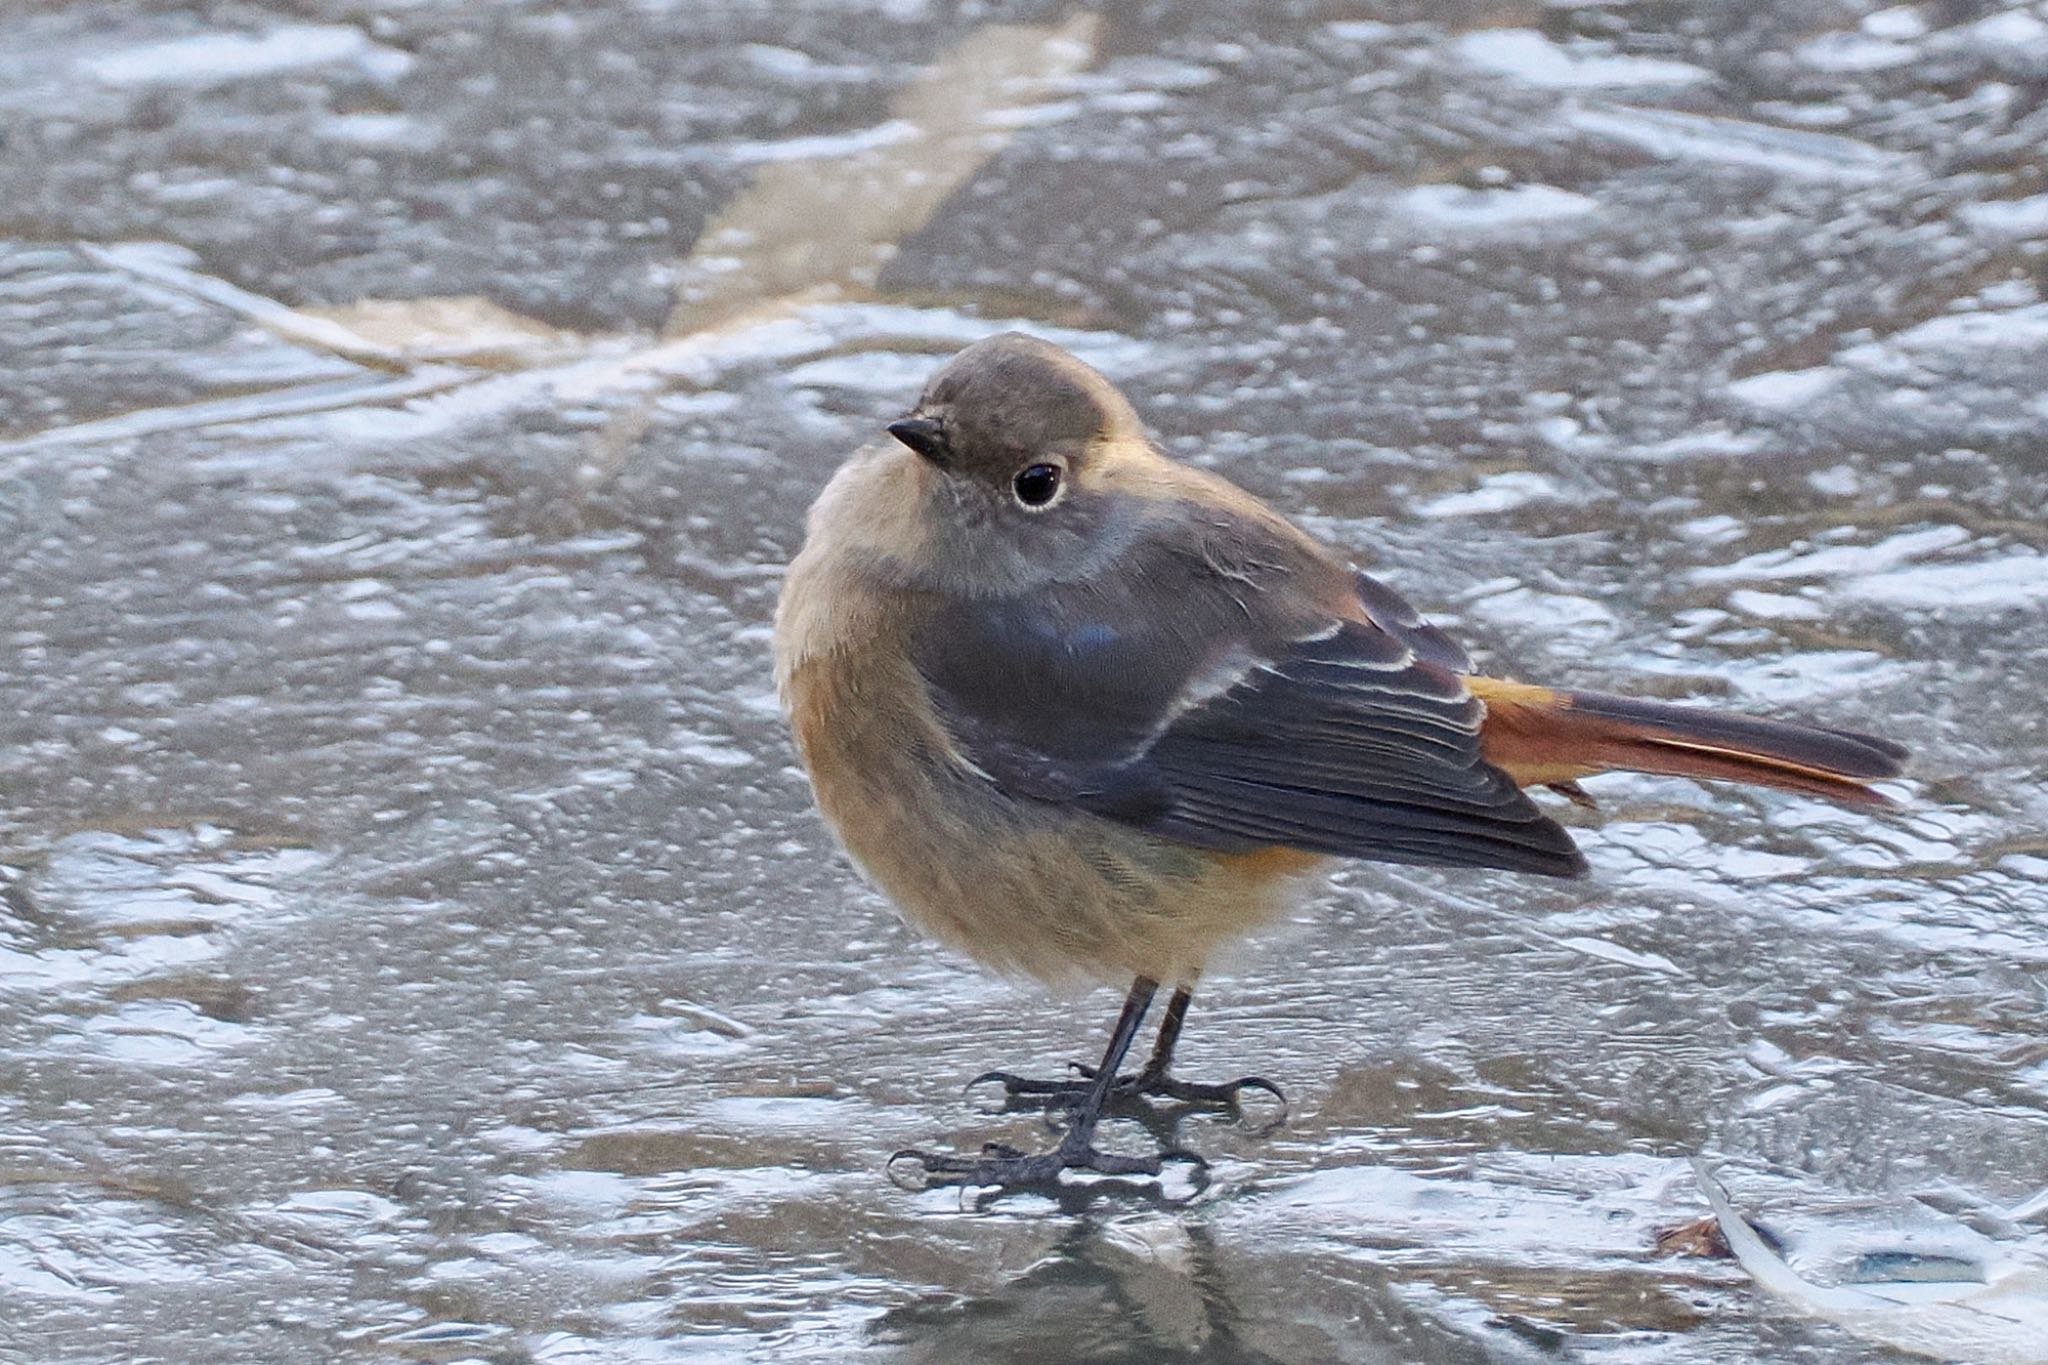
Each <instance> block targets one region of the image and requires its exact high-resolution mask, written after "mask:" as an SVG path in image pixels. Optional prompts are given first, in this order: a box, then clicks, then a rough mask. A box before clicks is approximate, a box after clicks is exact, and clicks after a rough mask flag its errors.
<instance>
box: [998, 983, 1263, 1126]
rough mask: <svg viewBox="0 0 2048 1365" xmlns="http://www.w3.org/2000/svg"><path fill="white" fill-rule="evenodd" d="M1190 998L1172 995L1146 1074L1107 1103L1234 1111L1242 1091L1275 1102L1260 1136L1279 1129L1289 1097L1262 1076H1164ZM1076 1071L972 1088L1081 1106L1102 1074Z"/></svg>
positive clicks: (1190, 993) (1121, 1081)
mask: <svg viewBox="0 0 2048 1365" xmlns="http://www.w3.org/2000/svg"><path fill="white" fill-rule="evenodd" d="M1194 998H1195V988H1194V986H1193V985H1192V984H1187V985H1182V986H1181V987H1179V988H1178V989H1176V990H1175V991H1174V993H1173V999H1172V1000H1170V1001H1168V1002H1167V1005H1166V1017H1165V1018H1163V1019H1161V1020H1160V1021H1159V1037H1158V1039H1157V1040H1156V1041H1155V1042H1154V1043H1153V1044H1152V1055H1151V1056H1150V1057H1149V1058H1147V1059H1146V1061H1145V1066H1144V1069H1143V1070H1141V1071H1139V1072H1138V1073H1137V1074H1136V1075H1133V1076H1119V1077H1117V1078H1116V1080H1115V1082H1114V1083H1113V1084H1112V1085H1111V1086H1110V1088H1109V1094H1108V1095H1107V1097H1106V1099H1107V1100H1108V1101H1120V1100H1135V1099H1139V1098H1143V1097H1148V1096H1149V1097H1155V1098H1158V1099H1165V1100H1173V1101H1175V1102H1176V1103H1179V1104H1188V1105H1214V1106H1218V1107H1221V1108H1224V1109H1231V1110H1237V1109H1239V1107H1240V1101H1241V1100H1242V1099H1243V1098H1244V1092H1245V1091H1247V1090H1263V1091H1264V1092H1266V1093H1267V1094H1269V1095H1271V1096H1272V1097H1273V1098H1274V1099H1275V1100H1277V1101H1279V1113H1278V1114H1276V1115H1274V1116H1273V1117H1272V1118H1270V1119H1268V1120H1266V1121H1265V1122H1262V1123H1260V1124H1259V1125H1258V1127H1259V1130H1260V1131H1262V1132H1263V1131H1266V1130H1269V1129H1272V1128H1277V1127H1278V1126H1279V1125H1280V1124H1281V1123H1282V1122H1284V1121H1285V1120H1286V1118H1287V1096H1285V1095H1283V1094H1281V1093H1280V1087H1279V1086H1277V1085H1275V1084H1273V1083H1272V1082H1271V1081H1269V1080H1267V1079H1266V1078H1265V1077H1263V1076H1240V1077H1238V1078H1237V1079H1236V1080H1234V1081H1224V1082H1223V1083H1221V1084H1205V1083H1202V1082H1198V1081H1183V1080H1179V1079H1177V1078H1176V1077H1174V1076H1171V1075H1169V1074H1167V1073H1168V1070H1169V1068H1170V1067H1171V1066H1172V1065H1173V1049H1174V1047H1175V1046H1176V1045H1177V1044H1178V1043H1179V1042H1180V1033H1181V1029H1182V1027H1183V1026H1184V1025H1185V1024H1186V1023H1187V1017H1188V1005H1189V1004H1190V1003H1191V1002H1192V1001H1193V1000H1194ZM1074 1070H1075V1071H1076V1072H1078V1073H1079V1074H1080V1076H1081V1079H1080V1080H1079V1081H1037V1080H1032V1079H1030V1078H1028V1077H1025V1076H1013V1075H1011V1074H1010V1073H1009V1072H1007V1071H987V1072H983V1073H982V1074H981V1075H979V1076H976V1077H975V1078H974V1080H973V1081H972V1082H970V1084H973V1085H979V1084H981V1083H982V1082H983V1081H997V1082H1000V1083H1001V1085H1002V1087H1003V1092H1004V1093H1005V1094H1007V1095H1018V1096H1022V1095H1030V1096H1039V1097H1044V1098H1046V1099H1049V1100H1052V1101H1054V1102H1064V1103H1068V1104H1080V1103H1084V1102H1085V1101H1086V1099H1087V1097H1088V1096H1089V1095H1091V1094H1092V1093H1094V1091H1095V1090H1096V1089H1097V1088H1098V1087H1099V1086H1100V1085H1101V1082H1102V1073H1101V1071H1100V1070H1099V1069H1098V1068H1095V1067H1091V1066H1084V1065H1080V1064H1078V1063H1077V1064H1075V1065H1074Z"/></svg>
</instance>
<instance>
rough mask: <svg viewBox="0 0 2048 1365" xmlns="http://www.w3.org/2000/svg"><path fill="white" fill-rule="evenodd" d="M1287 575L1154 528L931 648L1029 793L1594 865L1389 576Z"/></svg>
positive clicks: (1238, 837) (1432, 857)
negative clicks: (1497, 747) (1487, 731)
mask: <svg viewBox="0 0 2048 1365" xmlns="http://www.w3.org/2000/svg"><path fill="white" fill-rule="evenodd" d="M1267 567H1268V569H1269V570H1270V572H1269V573H1268V574H1266V575H1265V576H1261V575H1259V574H1246V573H1244V572H1242V571H1241V569H1240V570H1235V571H1231V572H1223V571H1219V569H1218V568H1217V567H1216V557H1215V556H1214V555H1211V554H1203V553H1191V552H1190V551H1189V550H1188V548H1187V547H1186V546H1180V547H1174V546H1172V545H1170V544H1168V543H1163V542H1161V541H1157V540H1155V541H1153V542H1151V543H1147V544H1141V545H1139V546H1137V547H1134V549H1133V550H1132V552H1131V553H1129V554H1127V555H1126V556H1124V557H1123V562H1121V563H1120V564H1119V566H1118V570H1117V572H1116V573H1114V574H1105V575H1099V576H1097V577H1096V578H1094V579H1092V580H1091V581H1089V582H1076V583H1067V584H1055V585H1052V586H1051V587H1048V588H1044V589H1040V590H1037V591H1034V592H1032V593H1029V594H1025V595H1021V596H1018V597H1013V598H996V599H977V600H972V601H957V602H954V603H951V604H949V605H947V606H946V607H945V608H943V609H942V610H941V611H939V612H937V613H936V614H935V615H934V616H933V617H932V618H931V620H930V621H929V622H928V624H927V625H926V627H925V629H924V630H923V631H922V632H921V633H920V635H919V637H918V639H917V640H916V642H915V645H914V648H915V653H916V659H917V662H918V666H919V668H920V670H921V672H922V673H923V675H924V677H925V679H926V681H927V683H928V684H929V686H930V688H931V692H932V697H933V701H934V703H935V705H936V706H937V708H938V710H939V713H940V715H941V717H942V718H943V719H944V721H945V723H946V724H947V726H948V728H949V729H950V731H951V732H952V734H953V737H954V739H955V742H956V743H957V744H958V745H959V746H960V748H961V749H962V751H963V752H964V753H965V754H966V756H967V757H968V758H969V759H970V760H971V761H972V762H974V763H975V765H976V766H977V767H979V768H980V769H981V770H982V771H983V772H985V773H987V774H988V775H989V777H990V779H991V780H992V781H994V782H995V783H996V784H997V785H998V786H999V787H1001V788H1002V789H1003V790H1005V791H1006V792H1008V793H1010V794H1011V795H1013V796H1015V797H1018V798H1019V799H1024V800H1037V801H1048V802H1053V803H1057V804H1061V805H1067V806H1071V807H1077V808H1079V809H1082V810H1087V811H1090V812H1092V813H1094V814H1097V815H1100V816H1103V817H1105V818H1108V819H1112V820H1117V821H1120V822H1122V823H1124V824H1128V825H1131V826H1134V827H1136V828H1140V829H1144V830H1147V831H1149V832H1152V833H1154V834H1158V835H1160V836H1162V837H1165V838H1169V839H1174V840H1177V841H1180V842H1183V843H1187V844H1193V845H1196V846H1198V847H1203V848H1210V849H1217V850H1221V851H1246V850H1251V849H1257V848H1265V847H1272V846H1275V845H1279V846H1286V847H1291V848H1298V849H1302V850H1305V851H1309V852H1314V853H1326V854H1334V855H1339V856H1345V857H1353V858H1367V859H1373V860H1376V861H1382V862H1402V863H1423V864H1449V865H1462V866H1476V867H1496V868H1507V869H1511V870H1518V871H1530V872H1542V873H1548V874H1551V875H1555V876H1572V875H1576V874H1577V873H1579V872H1581V871H1583V870H1584V863H1583V861H1582V860H1581V858H1580V857H1579V854H1578V851H1577V849H1576V848H1575V847H1574V846H1573V844H1572V841H1571V836H1570V835H1569V834H1567V833H1566V832H1565V831H1564V829H1563V828H1562V827H1560V826H1559V825H1557V824H1556V823H1555V822H1554V821H1552V820H1550V819H1549V818H1548V817H1546V816H1544V815H1543V814H1542V812H1540V811H1539V810H1538V809H1537V808H1536V807H1535V805H1534V804H1533V803H1532V802H1531V801H1530V800H1529V798H1528V797H1527V796H1525V795H1524V794H1523V793H1522V791H1521V790H1520V789H1519V788H1518V787H1516V785H1515V784H1514V782H1513V781H1512V780H1511V779H1510V778H1509V777H1508V776H1507V775H1506V774H1505V773H1503V772H1501V771H1500V770H1499V769H1497V768H1495V767H1493V766H1492V765H1490V764H1488V763H1487V762H1485V760H1484V759H1483V758H1482V757H1481V755H1480V746H1479V727H1480V724H1481V722H1482V720H1483V719H1484V708H1483V707H1482V705H1481V703H1480V702H1479V701H1478V700H1477V699H1475V698H1474V697H1473V696H1472V695H1471V694H1470V693H1469V692H1468V691H1467V690H1466V688H1465V686H1464V684H1463V683H1462V682H1461V681H1460V680H1459V678H1458V676H1457V673H1456V672H1455V671H1454V667H1447V666H1445V665H1446V663H1453V662H1461V661H1462V660H1463V653H1462V651H1459V650H1458V649H1457V647H1456V645H1454V644H1452V643H1451V642H1450V641H1449V640H1448V639H1446V638H1445V637H1443V636H1442V635H1441V634H1439V633H1438V632H1436V631H1435V630H1434V629H1433V628H1431V627H1428V626H1426V625H1424V624H1423V623H1422V622H1421V619H1420V618H1419V617H1418V616H1416V615H1415V613H1414V612H1413V610H1412V609H1411V608H1409V607H1408V606H1407V604H1406V603H1405V602H1402V601H1401V599H1400V598H1399V597H1398V596H1397V595H1395V594H1394V593H1393V592H1392V591H1391V590H1390V589H1387V588H1385V587H1384V586H1383V585H1380V584H1377V583H1374V582H1373V581H1372V580H1370V579H1364V578H1362V576H1360V577H1353V576H1350V575H1348V574H1345V575H1342V576H1341V577H1340V578H1338V579H1336V580H1335V584H1336V586H1335V587H1334V589H1333V588H1332V584H1331V582H1330V581H1327V580H1325V581H1315V582H1309V581H1304V579H1305V578H1309V579H1315V578H1318V577H1319V576H1320V570H1321V567H1322V566H1319V565H1314V564H1306V565H1305V564H1302V563H1299V562H1297V563H1293V564H1286V563H1281V562H1275V563H1272V564H1269V565H1268V566H1267ZM1332 591H1334V592H1335V593H1336V594H1337V595H1339V596H1340V597H1342V598H1343V600H1342V601H1332ZM1310 604H1313V605H1310ZM1347 607H1348V610H1345V608H1347ZM1381 621H1386V622H1387V623H1388V625H1389V626H1391V627H1392V629H1389V628H1385V627H1383V626H1382V625H1381V624H1379V623H1380V622H1381Z"/></svg>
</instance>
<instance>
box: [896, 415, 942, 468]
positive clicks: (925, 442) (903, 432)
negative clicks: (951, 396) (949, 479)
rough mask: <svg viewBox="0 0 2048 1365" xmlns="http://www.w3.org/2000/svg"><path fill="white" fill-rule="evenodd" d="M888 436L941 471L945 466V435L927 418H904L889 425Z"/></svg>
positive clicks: (935, 423)
mask: <svg viewBox="0 0 2048 1365" xmlns="http://www.w3.org/2000/svg"><path fill="white" fill-rule="evenodd" d="M889 434H890V435H891V436H894V437H895V438H896V439H897V440H899V441H901V442H903V444H905V445H907V446H909V447H910V448H911V449H912V450H914V451H916V452H917V453H918V454H920V455H922V456H924V457H925V458H926V459H927V460H930V461H931V462H932V463H933V464H935V465H937V466H939V467H940V468H941V469H943V468H945V466H946V457H947V455H948V453H949V452H948V451H947V449H946V433H945V432H944V431H943V430H942V429H941V428H940V426H939V424H938V423H937V422H934V421H933V420H932V419H931V418H929V417H906V418H904V419H903V420H902V421H900V422H891V423H889Z"/></svg>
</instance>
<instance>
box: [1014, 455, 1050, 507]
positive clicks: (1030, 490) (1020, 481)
mask: <svg viewBox="0 0 2048 1365" xmlns="http://www.w3.org/2000/svg"><path fill="white" fill-rule="evenodd" d="M1060 473H1061V471H1060V467H1059V466H1058V465H1056V464H1034V465H1026V466H1025V467H1024V468H1022V469H1020V470H1018V471H1017V477H1016V478H1014V479H1012V480H1011V481H1010V491H1011V492H1013V493H1015V494H1016V495H1017V501H1018V502H1020V503H1022V504H1024V506H1026V507H1028V508H1030V509H1031V510H1032V511H1034V512H1038V511H1043V510H1045V509H1046V508H1048V507H1050V506H1052V503H1053V500H1054V499H1055V498H1057V497H1059V495H1060Z"/></svg>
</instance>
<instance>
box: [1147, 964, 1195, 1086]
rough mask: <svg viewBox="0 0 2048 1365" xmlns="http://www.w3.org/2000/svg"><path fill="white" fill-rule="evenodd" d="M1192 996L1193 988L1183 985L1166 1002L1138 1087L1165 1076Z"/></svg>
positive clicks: (1185, 1019) (1171, 1061)
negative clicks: (1150, 1053)
mask: <svg viewBox="0 0 2048 1365" xmlns="http://www.w3.org/2000/svg"><path fill="white" fill-rule="evenodd" d="M1194 998H1195V988H1194V987H1193V986H1191V985H1184V986H1181V987H1180V988H1179V989H1177V990H1175V991H1174V993H1173V999H1171V1000H1169V1001H1167V1002H1166V1017H1165V1018H1164V1019H1161V1020H1160V1021H1159V1036H1158V1037H1157V1038H1156V1039H1154V1040H1153V1042H1152V1055H1151V1056H1150V1057H1148V1058H1146V1059H1145V1069H1144V1070H1143V1071H1140V1072H1139V1073H1138V1085H1139V1088H1140V1089H1142V1088H1143V1087H1144V1085H1145V1083H1146V1082H1147V1081H1156V1080H1160V1079H1162V1078H1163V1077H1165V1075H1166V1071H1167V1068H1168V1067H1170V1066H1172V1065H1173V1049H1174V1047H1175V1045H1177V1044H1178V1043H1179V1042H1180V1030H1181V1026H1182V1025H1183V1024H1185V1023H1187V1020H1188V1005H1189V1003H1190V1002H1191V1001H1193V1000H1194Z"/></svg>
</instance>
